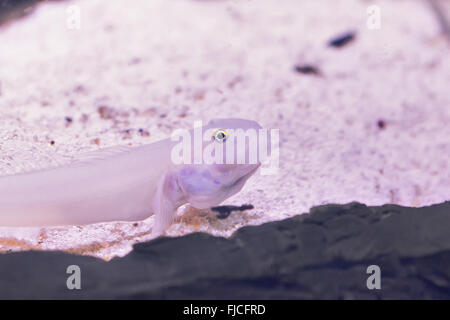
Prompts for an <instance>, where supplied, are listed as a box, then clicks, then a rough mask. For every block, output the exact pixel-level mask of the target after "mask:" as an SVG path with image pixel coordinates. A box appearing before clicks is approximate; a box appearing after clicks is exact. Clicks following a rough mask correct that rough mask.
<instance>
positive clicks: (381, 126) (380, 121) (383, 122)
mask: <svg viewBox="0 0 450 320" xmlns="http://www.w3.org/2000/svg"><path fill="white" fill-rule="evenodd" d="M377 126H378V128H380V129H381V130H383V129H384V128H386V122H385V121H384V120H381V119H380V120H378V121H377Z"/></svg>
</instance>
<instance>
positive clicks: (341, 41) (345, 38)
mask: <svg viewBox="0 0 450 320" xmlns="http://www.w3.org/2000/svg"><path fill="white" fill-rule="evenodd" d="M354 39H355V33H354V32H347V33H344V34H341V35H339V36H337V37H335V38H333V39H331V40H330V41H329V42H328V45H329V46H330V47H335V48H340V47H343V46H345V45H346V44H348V43H349V42H351V41H353V40H354Z"/></svg>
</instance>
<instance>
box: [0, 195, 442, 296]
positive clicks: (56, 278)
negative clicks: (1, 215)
mask: <svg viewBox="0 0 450 320" xmlns="http://www.w3.org/2000/svg"><path fill="white" fill-rule="evenodd" d="M449 226H450V202H446V203H444V204H439V205H434V206H430V207H424V208H407V207H401V206H396V205H385V206H380V207H366V206H365V205H362V204H359V203H351V204H347V205H326V206H320V207H315V208H313V209H312V210H311V213H310V214H305V215H301V216H296V217H293V218H290V219H287V220H283V221H277V222H271V223H267V224H264V225H261V226H250V227H245V228H242V229H240V230H239V231H237V232H236V233H235V234H234V235H233V236H232V237H231V238H230V239H224V238H216V237H213V236H210V235H207V234H204V233H195V234H190V235H187V236H183V237H179V238H167V237H162V238H159V239H156V240H154V241H151V242H148V243H141V244H137V245H135V247H134V251H133V252H131V253H130V254H129V255H128V256H126V257H124V258H117V259H113V260H112V261H110V262H104V261H101V260H98V259H95V258H92V257H83V256H75V255H70V254H66V253H60V252H21V253H10V254H4V255H0V266H1V275H0V288H1V290H0V298H41V299H42V298H63V299H67V298H75V299H76V298H123V299H135V298H146V299H147V298H150V299H336V298H338V299H393V298H404V299H432V298H443V299H449V298H450V232H449ZM69 265H78V266H79V267H80V268H81V287H82V288H81V290H68V289H67V287H66V280H67V277H68V276H69V275H68V274H66V269H67V267H68V266H69ZM369 265H378V266H379V267H380V269H381V289H380V290H377V289H374V290H369V289H367V287H366V281H367V278H368V277H369V276H370V275H369V274H367V272H366V271H367V267H368V266H369Z"/></svg>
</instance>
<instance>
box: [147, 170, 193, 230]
mask: <svg viewBox="0 0 450 320" xmlns="http://www.w3.org/2000/svg"><path fill="white" fill-rule="evenodd" d="M183 198H184V196H183V193H182V191H181V189H180V188H179V187H178V184H177V183H176V180H175V177H174V175H173V174H171V173H166V174H164V175H163V176H162V177H161V178H160V179H159V181H158V185H157V187H156V192H155V197H154V199H153V203H152V206H153V212H154V214H155V223H154V224H153V230H152V234H154V235H156V236H159V235H162V234H163V233H164V231H166V230H167V228H169V226H170V225H171V224H172V223H173V221H174V219H175V215H176V210H177V208H178V207H179V206H180V205H181V204H182V203H183V202H185V201H183Z"/></svg>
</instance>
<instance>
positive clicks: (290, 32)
mask: <svg viewBox="0 0 450 320" xmlns="http://www.w3.org/2000/svg"><path fill="white" fill-rule="evenodd" d="M372 4H375V5H378V6H379V8H380V9H381V18H382V19H381V29H380V30H369V29H368V28H367V27H366V20H367V17H368V16H367V13H366V10H367V7H368V6H369V3H368V2H366V1H348V0H339V1H336V0H328V1H297V0H291V1H289V0H286V1H283V2H280V1H275V0H270V1H269V0H264V1H188V0H180V1H164V0H153V1H146V0H136V1H135V2H134V3H133V7H130V6H129V7H127V8H124V7H123V1H119V0H110V1H92V0H80V1H69V2H61V3H46V4H43V5H41V6H39V7H38V8H37V10H36V12H34V13H33V14H31V15H30V16H29V17H27V18H24V19H22V20H20V21H17V22H15V23H12V24H10V25H8V26H6V27H0V43H1V50H0V83H1V95H0V152H1V153H0V174H12V173H19V172H24V171H27V170H32V169H36V168H46V167H50V166H54V165H57V164H63V163H67V162H70V161H71V160H72V159H73V158H74V157H75V156H76V154H77V153H80V152H84V151H88V150H94V149H98V148H100V147H107V146H113V145H118V144H125V145H126V144H130V145H140V144H144V143H151V142H153V141H156V140H158V139H161V138H165V137H168V136H169V135H170V133H171V131H172V130H174V129H176V128H190V127H192V126H193V124H194V121H195V120H203V121H204V122H207V121H208V120H210V119H211V118H217V117H241V118H249V119H253V120H256V121H258V122H259V123H260V124H261V125H263V126H264V127H269V128H277V129H280V138H281V144H280V150H281V156H280V170H279V173H278V174H276V175H272V176H261V175H259V174H256V175H255V176H254V177H253V178H252V179H250V180H249V181H248V183H247V185H246V186H245V188H244V189H243V190H242V192H241V193H239V194H237V195H236V196H234V197H233V198H231V199H229V200H228V201H227V202H226V203H227V204H235V205H241V204H243V203H251V204H253V205H254V206H255V209H253V210H249V211H245V212H242V213H235V214H232V215H231V216H230V218H228V219H226V220H218V219H216V218H215V217H214V215H213V214H212V213H210V212H203V213H197V212H193V211H192V210H190V209H189V208H184V209H182V210H180V212H179V215H180V216H181V215H183V214H184V215H183V216H182V217H181V218H180V219H181V220H180V221H179V222H177V223H176V224H174V225H173V226H172V227H171V228H170V229H169V231H168V234H169V235H171V236H178V235H182V234H186V233H189V232H192V231H194V230H197V231H205V232H209V233H212V234H214V235H220V236H230V235H231V234H232V233H233V232H234V231H235V230H236V229H238V228H239V227H242V226H244V225H257V224H261V223H264V222H268V221H273V220H280V219H284V218H288V217H291V216H293V215H297V214H301V213H304V212H307V211H309V209H310V208H311V207H312V206H316V205H320V204H324V203H347V202H350V201H360V202H363V203H365V204H367V205H382V204H385V203H396V204H401V205H405V206H426V205H430V204H433V203H438V202H442V201H445V200H449V198H450V191H449V190H450V165H449V162H448V159H449V158H450V108H449V107H450V95H449V93H448V90H449V84H450V59H448V57H449V50H450V49H449V46H448V44H447V43H446V42H445V38H444V37H443V36H442V35H441V34H440V33H439V25H438V23H437V22H436V19H435V17H434V16H433V15H432V12H431V11H430V10H429V8H428V7H427V6H426V4H425V3H424V2H423V1H396V2H393V1H373V2H371V3H370V5H372ZM71 5H76V6H78V7H79V8H80V10H81V11H80V12H81V29H80V30H71V29H68V28H67V26H66V20H67V17H68V14H67V11H66V10H67V8H68V7H69V6H71ZM349 30H353V31H355V32H356V39H355V41H353V42H352V43H350V44H348V45H347V46H345V47H343V48H340V49H333V48H329V47H327V46H326V43H327V41H328V40H329V39H330V38H332V37H334V36H336V35H339V34H340V33H342V32H346V31H349ZM298 64H311V65H314V66H316V67H317V68H319V69H320V71H321V76H313V75H304V74H299V73H296V72H294V71H293V70H294V66H296V65H298ZM140 129H141V130H140ZM149 170H151V168H149ZM152 223H153V219H152V218H150V219H148V220H147V221H144V222H139V223H137V224H133V223H101V224H95V225H90V226H84V227H78V226H73V227H57V228H42V229H33V228H21V229H11V228H0V250H1V251H2V252H5V251H9V250H23V249H42V250H55V249H58V250H67V251H70V252H76V253H80V254H89V255H94V256H97V257H100V258H103V259H110V258H112V257H114V256H123V255H125V254H127V253H128V252H129V251H130V250H131V245H132V244H133V243H136V242H141V241H145V240H147V239H149V237H150V235H149V230H150V229H151V226H152Z"/></svg>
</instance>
